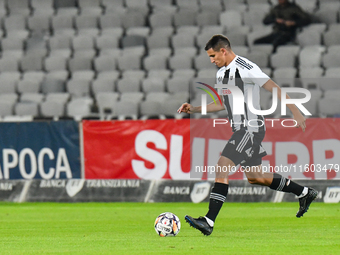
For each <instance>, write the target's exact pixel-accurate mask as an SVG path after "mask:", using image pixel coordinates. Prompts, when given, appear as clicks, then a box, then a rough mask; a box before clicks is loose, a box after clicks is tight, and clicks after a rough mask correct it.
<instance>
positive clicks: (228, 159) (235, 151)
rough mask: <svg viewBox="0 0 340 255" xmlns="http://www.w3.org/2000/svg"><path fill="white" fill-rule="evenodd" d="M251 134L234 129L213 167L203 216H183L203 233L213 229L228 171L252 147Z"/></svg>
mask: <svg viewBox="0 0 340 255" xmlns="http://www.w3.org/2000/svg"><path fill="white" fill-rule="evenodd" d="M251 136H252V135H251V134H250V133H249V132H248V131H247V130H245V129H241V130H238V131H236V132H235V133H234V134H233V135H232V136H231V137H230V139H229V141H228V143H227V144H226V146H225V147H224V149H223V151H222V154H221V157H220V158H219V160H218V162H217V165H216V167H215V174H216V176H215V183H214V186H213V188H212V190H211V193H210V200H209V210H208V213H207V214H206V216H205V217H199V218H193V217H191V216H189V215H186V216H185V219H186V221H187V222H188V223H189V224H190V225H191V226H192V227H194V228H197V229H198V230H200V231H201V232H202V233H203V234H204V235H210V234H211V233H212V230H213V226H214V223H215V219H216V217H217V215H218V214H219V212H220V209H221V208H222V205H223V203H224V201H225V199H226V197H227V194H228V189H229V184H228V183H229V182H228V175H229V172H230V171H232V170H234V167H235V166H236V165H238V164H239V163H241V162H242V161H245V160H246V158H247V153H246V152H245V150H246V149H248V148H251V147H252V141H251Z"/></svg>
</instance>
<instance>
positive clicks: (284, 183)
mask: <svg viewBox="0 0 340 255" xmlns="http://www.w3.org/2000/svg"><path fill="white" fill-rule="evenodd" d="M269 188H271V189H273V190H277V191H283V192H287V193H293V194H295V195H297V196H300V195H303V192H305V189H307V192H308V188H306V187H303V186H301V185H299V184H297V183H296V182H293V181H292V180H289V179H287V178H285V177H283V176H282V175H280V174H277V173H274V176H273V182H272V183H271V184H270V185H269ZM307 192H306V194H307Z"/></svg>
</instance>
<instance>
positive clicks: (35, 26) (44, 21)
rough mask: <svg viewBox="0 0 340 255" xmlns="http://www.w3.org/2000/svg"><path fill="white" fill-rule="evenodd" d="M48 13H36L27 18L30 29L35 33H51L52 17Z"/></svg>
mask: <svg viewBox="0 0 340 255" xmlns="http://www.w3.org/2000/svg"><path fill="white" fill-rule="evenodd" d="M50 17H51V16H49V15H47V14H43V13H42V14H35V15H34V16H29V17H28V18H27V25H28V29H29V30H30V31H32V32H33V33H46V34H49V33H50V31H49V30H50V19H51V18H50Z"/></svg>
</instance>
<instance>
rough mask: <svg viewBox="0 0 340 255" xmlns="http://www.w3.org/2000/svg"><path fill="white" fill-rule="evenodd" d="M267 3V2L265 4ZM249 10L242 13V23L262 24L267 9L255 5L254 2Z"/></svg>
mask: <svg viewBox="0 0 340 255" xmlns="http://www.w3.org/2000/svg"><path fill="white" fill-rule="evenodd" d="M267 5H268V4H267ZM251 6H252V7H250V8H249V11H247V12H245V13H243V22H244V25H246V26H250V27H252V26H253V25H256V24H262V21H263V18H264V17H265V16H266V14H267V12H268V10H267V9H262V8H254V7H256V6H255V5H254V4H253V5H251Z"/></svg>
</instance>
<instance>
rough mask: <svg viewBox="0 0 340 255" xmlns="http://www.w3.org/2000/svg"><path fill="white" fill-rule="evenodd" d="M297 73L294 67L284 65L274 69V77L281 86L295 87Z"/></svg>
mask: <svg viewBox="0 0 340 255" xmlns="http://www.w3.org/2000/svg"><path fill="white" fill-rule="evenodd" d="M296 75H297V70H296V69H295V68H294V67H282V68H277V69H275V70H274V72H273V79H274V81H275V82H276V83H277V84H278V85H279V86H280V87H294V86H295V80H296Z"/></svg>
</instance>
